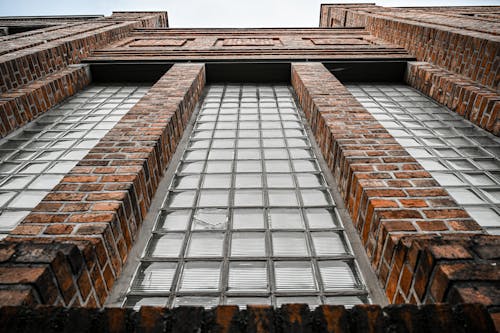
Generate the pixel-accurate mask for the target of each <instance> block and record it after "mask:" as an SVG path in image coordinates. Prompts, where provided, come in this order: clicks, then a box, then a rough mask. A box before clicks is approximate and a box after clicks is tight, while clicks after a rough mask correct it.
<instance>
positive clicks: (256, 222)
mask: <svg viewBox="0 0 500 333" xmlns="http://www.w3.org/2000/svg"><path fill="white" fill-rule="evenodd" d="M233 228H234V229H262V228H264V213H263V211H262V209H234V210H233Z"/></svg>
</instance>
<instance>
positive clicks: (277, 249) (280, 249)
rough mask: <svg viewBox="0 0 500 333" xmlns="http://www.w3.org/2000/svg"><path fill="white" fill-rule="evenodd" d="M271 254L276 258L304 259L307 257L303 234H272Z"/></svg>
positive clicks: (307, 251)
mask: <svg viewBox="0 0 500 333" xmlns="http://www.w3.org/2000/svg"><path fill="white" fill-rule="evenodd" d="M272 239H273V254H274V255H275V256H278V257H306V256H308V255H309V248H308V246H307V242H306V238H305V234H304V233H303V232H273V234H272Z"/></svg>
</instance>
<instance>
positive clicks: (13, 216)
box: [0, 210, 30, 231]
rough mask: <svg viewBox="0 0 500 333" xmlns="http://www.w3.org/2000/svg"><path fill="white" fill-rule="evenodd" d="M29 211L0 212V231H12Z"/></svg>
mask: <svg viewBox="0 0 500 333" xmlns="http://www.w3.org/2000/svg"><path fill="white" fill-rule="evenodd" d="M29 213H30V212H29V211H24V210H22V211H19V210H14V211H8V210H7V211H5V210H4V211H2V212H0V230H2V231H3V230H5V231H8V230H11V229H14V227H15V226H16V225H18V224H19V223H20V222H21V221H22V220H23V219H24V218H25V217H26V216H28V214H29Z"/></svg>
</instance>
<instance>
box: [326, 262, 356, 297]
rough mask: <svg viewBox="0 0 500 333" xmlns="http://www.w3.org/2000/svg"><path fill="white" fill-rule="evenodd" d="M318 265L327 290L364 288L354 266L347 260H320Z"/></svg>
mask: <svg viewBox="0 0 500 333" xmlns="http://www.w3.org/2000/svg"><path fill="white" fill-rule="evenodd" d="M318 266H319V272H320V274H321V279H322V280H323V285H324V288H325V290H338V289H360V288H362V286H361V285H360V283H359V282H358V279H357V278H356V275H355V273H354V271H353V270H354V268H353V267H352V266H351V265H350V264H349V263H347V262H346V261H342V260H325V261H319V262H318Z"/></svg>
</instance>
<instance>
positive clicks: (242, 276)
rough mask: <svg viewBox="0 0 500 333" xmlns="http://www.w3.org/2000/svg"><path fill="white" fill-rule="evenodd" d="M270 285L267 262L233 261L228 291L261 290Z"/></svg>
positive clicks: (230, 267) (230, 266) (230, 265)
mask: <svg viewBox="0 0 500 333" xmlns="http://www.w3.org/2000/svg"><path fill="white" fill-rule="evenodd" d="M268 287H269V283H268V281H267V264H266V262H261V261H248V262H244V261H242V262H231V263H230V264H229V281H228V291H230V292H231V291H240V292H259V291H266V290H267V289H268Z"/></svg>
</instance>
